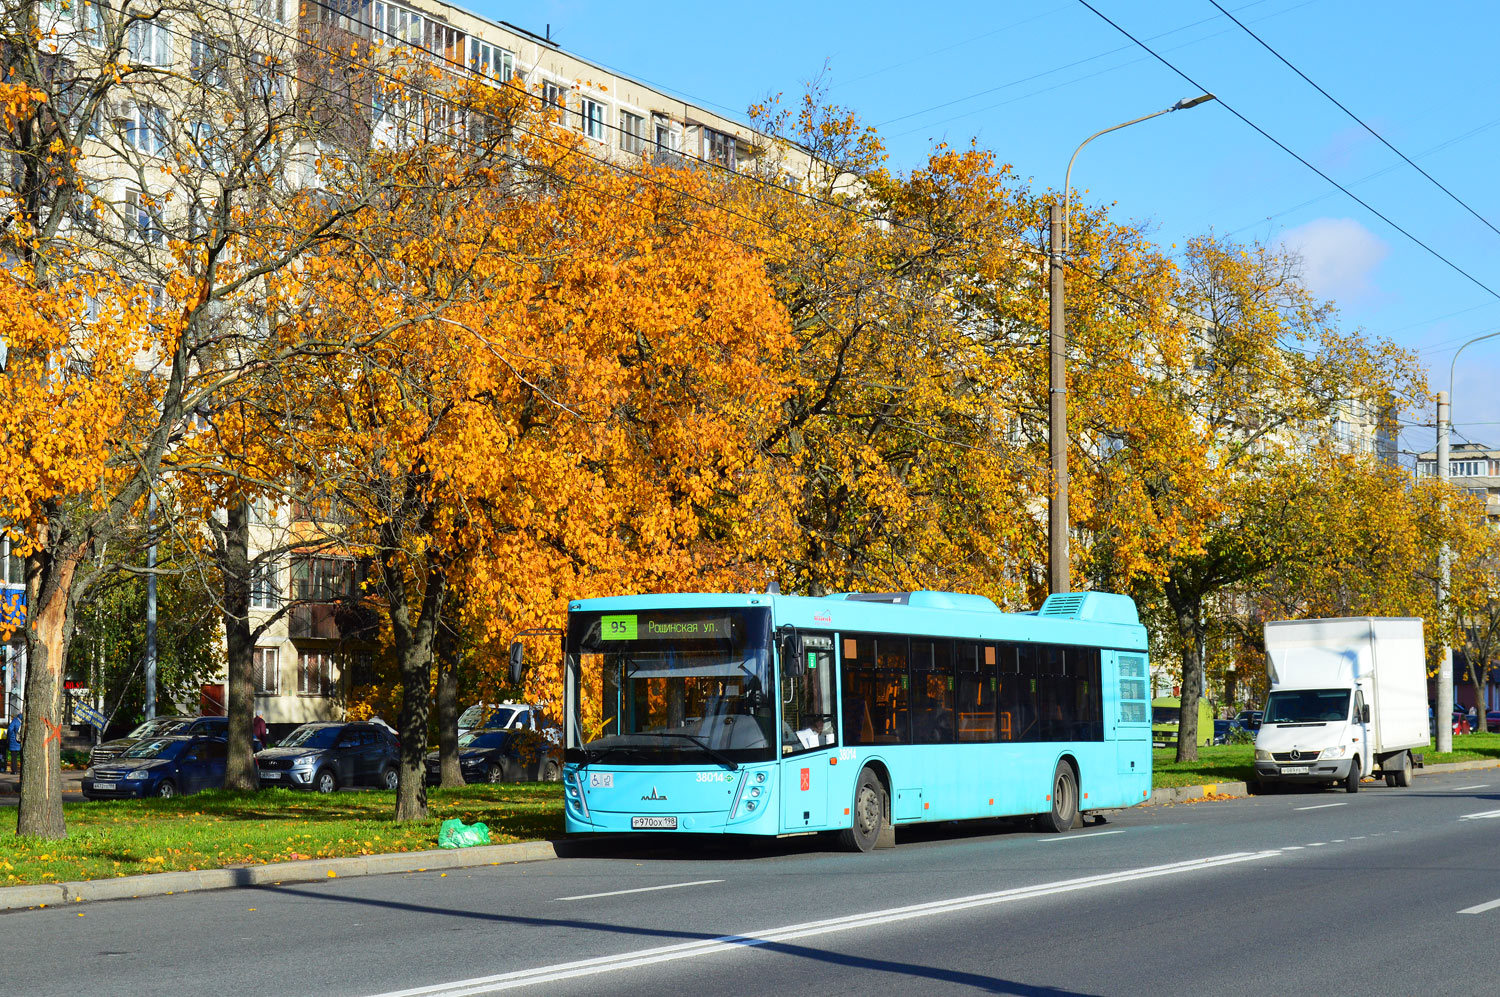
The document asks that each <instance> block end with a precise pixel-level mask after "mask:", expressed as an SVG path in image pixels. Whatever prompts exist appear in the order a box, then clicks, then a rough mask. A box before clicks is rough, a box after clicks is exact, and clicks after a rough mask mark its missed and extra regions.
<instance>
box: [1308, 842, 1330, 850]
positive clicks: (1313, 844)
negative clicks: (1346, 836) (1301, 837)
mask: <svg viewBox="0 0 1500 997" xmlns="http://www.w3.org/2000/svg"><path fill="white" fill-rule="evenodd" d="M1326 844H1328V842H1326V841H1309V842H1308V843H1307V847H1308V848H1322V847H1323V846H1324V845H1326Z"/></svg>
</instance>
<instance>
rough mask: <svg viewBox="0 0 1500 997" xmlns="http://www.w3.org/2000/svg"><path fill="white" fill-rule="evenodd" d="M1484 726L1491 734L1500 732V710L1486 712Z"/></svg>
mask: <svg viewBox="0 0 1500 997" xmlns="http://www.w3.org/2000/svg"><path fill="white" fill-rule="evenodd" d="M1484 726H1485V728H1486V729H1487V730H1488V731H1489V732H1490V733H1491V734H1493V733H1495V732H1496V731H1500V710H1486V711H1485V714H1484Z"/></svg>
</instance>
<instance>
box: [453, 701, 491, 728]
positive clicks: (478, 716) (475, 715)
mask: <svg viewBox="0 0 1500 997" xmlns="http://www.w3.org/2000/svg"><path fill="white" fill-rule="evenodd" d="M485 709H487V707H485V705H484V704H483V703H475V704H474V705H473V706H471V707H469V708H468V709H467V710H464V711H463V713H461V714H459V717H458V725H459V726H460V727H463V728H465V729H468V728H470V727H478V726H479V721H481V720H483V719H484V711H485Z"/></svg>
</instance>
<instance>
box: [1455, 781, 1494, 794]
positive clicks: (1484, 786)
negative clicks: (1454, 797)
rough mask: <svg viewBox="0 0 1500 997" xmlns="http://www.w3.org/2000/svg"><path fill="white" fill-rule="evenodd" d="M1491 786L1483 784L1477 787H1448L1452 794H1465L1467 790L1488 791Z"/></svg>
mask: <svg viewBox="0 0 1500 997" xmlns="http://www.w3.org/2000/svg"><path fill="white" fill-rule="evenodd" d="M1489 785H1490V784H1489V783H1487V782H1481V783H1479V784H1478V785H1477V786H1449V787H1448V792H1450V793H1461V792H1463V791H1464V790H1466V789H1488V788H1489Z"/></svg>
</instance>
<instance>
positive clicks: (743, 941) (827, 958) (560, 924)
mask: <svg viewBox="0 0 1500 997" xmlns="http://www.w3.org/2000/svg"><path fill="white" fill-rule="evenodd" d="M255 889H258V890H264V891H266V892H268V893H278V894H283V895H287V896H296V897H308V898H312V899H316V900H321V901H324V902H331V903H346V904H355V905H359V906H365V907H379V908H382V909H385V910H398V911H405V912H407V913H412V914H435V915H439V916H443V917H458V918H464V919H466V920H479V921H485V922H488V923H491V924H507V925H519V926H524V927H535V928H547V929H557V928H572V929H575V930H583V931H592V932H597V933H601V934H607V935H623V936H633V937H636V938H643V939H662V940H664V941H672V942H696V941H704V942H707V941H721V942H724V943H725V944H727V945H742V946H744V947H746V948H754V949H761V950H764V951H767V952H775V953H779V954H781V955H788V956H793V957H795V958H799V959H808V960H812V961H815V962H820V963H825V964H827V965H831V966H839V967H843V968H846V969H859V970H868V971H872V972H879V973H886V974H889V975H891V976H905V977H911V978H914V979H918V980H932V981H935V982H940V983H954V984H958V985H960V986H964V987H969V988H971V989H973V990H976V991H978V992H980V993H992V994H1012V995H1016V997H1091V995H1089V994H1087V993H1085V992H1084V991H1079V990H1069V989H1066V988H1063V987H1051V986H1045V985H1039V984H1032V983H1022V982H1020V981H1017V980H1006V979H1002V978H1000V977H998V976H985V975H984V974H982V973H969V972H964V971H962V970H956V969H945V968H942V967H939V966H921V965H916V964H913V963H905V962H894V961H892V960H889V959H877V958H874V957H872V956H861V955H848V954H846V953H842V952H827V951H823V950H821V949H816V948H812V947H810V946H807V945H793V944H790V943H787V942H776V941H764V940H762V939H759V938H754V937H749V936H736V935H717V934H713V933H711V932H702V931H682V930H674V929H668V928H646V927H636V926H632V925H623V924H608V923H605V922H602V921H589V920H584V919H581V918H563V917H558V918H553V917H531V916H526V915H521V914H501V913H498V912H494V911H472V910H457V909H454V908H451V907H432V906H428V905H426V904H417V903H411V902H410V901H405V900H380V899H376V898H374V897H351V896H338V895H334V894H329V893H325V892H319V891H315V890H310V889H302V888H298V887H294V886H259V887H255ZM620 954H621V955H631V954H639V953H630V952H627V953H620ZM895 985H896V984H895V983H894V982H893V983H892V986H893V987H894V986H895Z"/></svg>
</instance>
